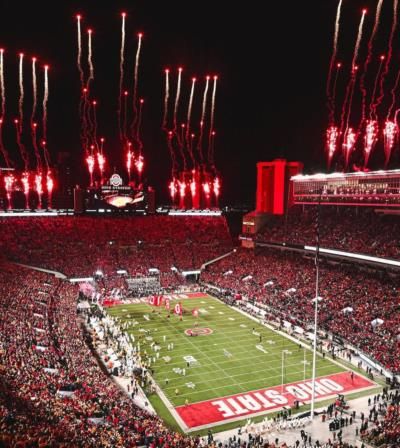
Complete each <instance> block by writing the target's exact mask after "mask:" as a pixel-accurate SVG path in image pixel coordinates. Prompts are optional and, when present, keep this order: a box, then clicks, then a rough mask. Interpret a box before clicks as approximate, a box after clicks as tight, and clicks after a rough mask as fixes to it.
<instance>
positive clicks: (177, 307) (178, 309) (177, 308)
mask: <svg viewBox="0 0 400 448" xmlns="http://www.w3.org/2000/svg"><path fill="white" fill-rule="evenodd" d="M174 313H175V314H179V315H181V316H182V304H181V303H180V302H179V303H177V304H176V305H175V308H174Z"/></svg>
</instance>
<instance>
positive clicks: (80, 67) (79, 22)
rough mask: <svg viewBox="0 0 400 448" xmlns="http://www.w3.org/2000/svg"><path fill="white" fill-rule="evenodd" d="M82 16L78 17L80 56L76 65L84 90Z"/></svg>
mask: <svg viewBox="0 0 400 448" xmlns="http://www.w3.org/2000/svg"><path fill="white" fill-rule="evenodd" d="M81 18H82V17H81V16H80V15H79V14H78V15H77V16H76V25H77V32H78V55H77V57H76V64H77V66H78V71H79V78H80V80H81V88H82V90H83V86H84V75H83V70H82V64H81V59H82V32H81Z"/></svg>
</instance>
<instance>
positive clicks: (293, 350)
mask: <svg viewBox="0 0 400 448" xmlns="http://www.w3.org/2000/svg"><path fill="white" fill-rule="evenodd" d="M176 303H178V301H176V300H173V301H172V300H171V313H170V317H169V318H168V317H167V316H168V314H169V312H168V310H166V309H165V307H164V306H161V307H154V306H152V305H150V304H147V303H139V304H123V305H118V306H113V307H111V308H108V309H107V312H108V313H109V314H110V315H112V316H114V317H118V319H119V321H120V323H124V322H126V321H128V322H131V323H132V325H131V326H130V327H129V328H128V329H127V331H128V333H130V334H131V335H133V337H134V339H135V340H134V342H132V344H133V345H137V344H138V343H139V344H140V352H141V356H142V359H143V358H146V357H151V359H152V361H151V365H150V367H151V368H152V369H153V370H154V375H153V378H154V380H155V381H156V383H157V384H158V386H159V387H160V388H161V389H162V391H163V393H164V394H165V396H166V397H167V398H168V400H169V401H170V403H171V404H172V405H173V406H174V407H176V406H180V405H183V404H185V403H197V402H199V401H204V400H209V399H217V398H220V397H225V396H229V395H233V394H238V393H243V392H247V391H253V390H257V389H262V388H266V387H272V386H275V387H276V386H279V385H281V384H282V373H283V383H284V384H287V383H291V382H295V381H303V380H304V378H305V379H306V380H310V379H311V376H312V375H311V372H312V352H311V351H310V350H309V349H304V348H303V347H300V346H299V345H298V344H296V343H294V342H292V341H291V340H290V339H288V338H287V337H284V336H281V335H279V334H278V333H276V332H274V331H272V330H269V329H268V328H266V327H265V326H264V325H261V324H260V323H258V322H256V321H254V320H252V319H250V318H249V317H247V316H245V315H243V314H241V313H240V312H238V311H237V310H235V309H234V308H231V307H229V306H227V305H225V304H224V303H222V302H221V301H219V300H217V299H215V298H213V297H210V296H206V295H204V297H200V298H190V299H184V300H181V301H180V303H181V304H182V307H183V309H184V313H183V316H182V320H180V316H177V315H175V314H173V312H172V311H173V307H174V305H175V304H176ZM194 309H197V310H198V317H195V316H193V314H192V311H193V310H194ZM205 328H207V329H210V330H211V334H208V335H205V336H188V335H187V334H186V333H185V331H187V330H191V329H192V330H193V329H194V330H199V329H205ZM153 343H154V344H156V345H158V346H160V350H159V357H158V358H157V356H156V351H154V350H153V348H152V346H151V344H153ZM154 344H153V346H154ZM171 344H173V348H171ZM188 357H189V358H188ZM188 360H189V361H188ZM282 366H283V369H282ZM179 369H180V371H179ZM183 369H185V374H183ZM344 370H345V368H344V367H340V366H338V365H337V364H334V363H332V362H331V361H330V360H329V359H328V358H327V357H326V358H325V359H323V358H322V357H318V358H317V377H319V376H326V375H329V374H333V373H338V372H342V371H344ZM149 398H150V401H151V402H152V404H153V405H154V407H155V409H156V411H157V412H159V413H160V415H161V416H164V418H165V417H166V415H165V414H166V413H169V411H168V410H167V408H166V407H165V406H164V404H162V405H161V404H160V401H161V400H160V399H159V398H158V397H157V399H155V398H154V399H153V398H152V396H150V397H149ZM171 417H172V416H171V415H170V416H168V418H166V420H167V421H169V422H171ZM232 424H233V423H232ZM232 424H231V425H232ZM173 426H174V427H175V428H176V426H175V425H173ZM223 426H226V425H223ZM236 426H238V422H236Z"/></svg>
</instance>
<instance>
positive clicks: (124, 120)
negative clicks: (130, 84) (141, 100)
mask: <svg viewBox="0 0 400 448" xmlns="http://www.w3.org/2000/svg"><path fill="white" fill-rule="evenodd" d="M127 113H128V92H127V91H126V90H125V92H124V109H123V113H122V115H123V121H122V123H123V124H122V137H123V140H124V142H126V141H127V140H128V133H127V129H126V125H127Z"/></svg>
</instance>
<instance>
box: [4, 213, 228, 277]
mask: <svg viewBox="0 0 400 448" xmlns="http://www.w3.org/2000/svg"><path fill="white" fill-rule="evenodd" d="M231 249H232V240H231V238H230V235H229V231H228V227H227V224H226V221H225V218H223V217H203V216H202V217H181V216H179V217H170V216H146V217H145V216H137V217H135V218H134V219H123V218H105V217H104V218H103V217H97V218H95V217H90V218H89V217H55V218H52V219H49V218H12V219H9V218H6V219H4V218H3V219H2V220H0V251H1V252H3V253H6V254H7V256H8V258H10V259H12V260H14V261H18V262H20V263H26V264H30V265H34V266H39V267H42V268H49V269H53V270H56V271H59V272H62V273H63V274H65V275H67V276H74V275H75V276H81V277H82V276H88V275H91V274H93V272H94V271H95V270H97V269H100V270H102V272H103V273H104V274H105V275H108V274H112V273H115V272H116V270H117V269H121V268H123V269H126V270H127V271H128V273H129V274H131V275H135V274H145V273H147V272H148V269H149V268H157V269H159V270H160V271H161V273H163V274H167V273H170V272H171V267H172V266H175V267H176V268H177V269H178V270H190V269H194V268H196V269H199V268H200V267H201V265H202V264H203V263H204V262H205V261H207V260H210V259H213V258H215V257H217V256H219V255H222V254H224V253H226V252H228V251H229V250H231ZM167 281H168V280H167Z"/></svg>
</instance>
